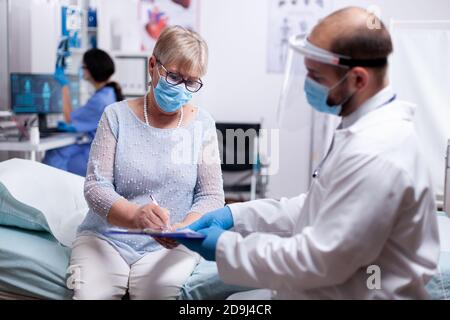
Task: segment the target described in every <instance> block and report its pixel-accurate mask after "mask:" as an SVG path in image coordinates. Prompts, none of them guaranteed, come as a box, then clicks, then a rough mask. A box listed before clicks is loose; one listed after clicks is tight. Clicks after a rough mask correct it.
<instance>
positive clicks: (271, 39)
mask: <svg viewBox="0 0 450 320" xmlns="http://www.w3.org/2000/svg"><path fill="white" fill-rule="evenodd" d="M269 1H270V3H269V19H268V54H267V71H268V72H269V73H283V72H284V70H285V65H286V59H287V53H288V48H289V38H290V37H291V36H292V35H295V34H302V33H309V32H310V31H311V29H312V28H313V27H314V25H315V24H316V23H317V22H318V21H319V20H320V19H321V18H323V17H324V16H326V15H327V14H329V13H330V12H331V11H332V10H331V9H332V7H331V6H332V0H269Z"/></svg>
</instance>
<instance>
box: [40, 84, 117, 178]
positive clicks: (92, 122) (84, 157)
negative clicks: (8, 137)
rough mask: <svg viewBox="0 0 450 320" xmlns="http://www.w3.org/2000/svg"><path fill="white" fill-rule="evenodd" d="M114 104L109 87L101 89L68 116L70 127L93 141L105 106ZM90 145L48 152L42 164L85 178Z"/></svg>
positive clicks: (75, 145)
mask: <svg viewBox="0 0 450 320" xmlns="http://www.w3.org/2000/svg"><path fill="white" fill-rule="evenodd" d="M115 102H116V94H115V92H114V89H113V88H111V87H103V88H101V89H99V90H98V91H97V92H95V94H94V95H93V96H92V97H91V98H90V99H89V100H88V101H87V102H86V104H85V105H84V106H83V107H81V108H78V109H77V110H74V111H72V112H71V114H70V118H71V123H70V124H71V125H72V126H73V127H74V128H75V129H76V131H77V132H84V133H86V134H87V135H88V136H89V137H90V138H91V141H92V139H94V136H95V132H96V131H97V126H98V123H99V121H100V118H101V116H102V114H103V111H104V110H105V108H106V107H107V106H109V105H110V104H113V103H115ZM90 149H91V143H85V144H74V145H71V146H67V147H64V148H59V149H55V150H49V151H47V152H46V154H45V158H44V160H43V161H42V162H43V163H45V164H47V165H49V166H52V167H55V168H58V169H61V170H65V171H68V172H72V173H75V174H78V175H80V176H83V177H84V176H86V170H87V163H88V160H89V150H90Z"/></svg>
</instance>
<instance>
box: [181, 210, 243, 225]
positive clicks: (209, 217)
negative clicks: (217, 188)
mask: <svg viewBox="0 0 450 320" xmlns="http://www.w3.org/2000/svg"><path fill="white" fill-rule="evenodd" d="M214 226H216V227H219V228H221V229H224V230H228V229H231V228H233V226H234V221H233V215H232V214H231V210H230V208H229V207H228V206H225V207H223V208H220V209H217V210H214V211H211V212H209V213H207V214H205V215H204V216H203V217H201V218H200V219H198V220H197V221H195V222H194V223H192V224H191V225H189V226H187V228H188V229H191V230H193V231H199V230H201V229H206V228H209V227H214Z"/></svg>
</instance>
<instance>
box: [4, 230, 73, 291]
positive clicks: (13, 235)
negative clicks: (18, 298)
mask: <svg viewBox="0 0 450 320" xmlns="http://www.w3.org/2000/svg"><path fill="white" fill-rule="evenodd" d="M69 257H70V249H68V248H65V247H63V246H62V245H60V244H59V243H58V241H57V240H56V239H55V238H54V237H53V236H52V235H51V234H50V233H48V232H43V231H31V230H24V229H18V228H14V227H4V226H0V291H2V292H7V293H12V294H18V295H23V296H27V297H32V298H38V299H56V300H62V299H71V298H72V291H71V290H69V289H68V288H67V287H66V271H67V267H68V264H69Z"/></svg>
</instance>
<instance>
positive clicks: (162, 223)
mask: <svg viewBox="0 0 450 320" xmlns="http://www.w3.org/2000/svg"><path fill="white" fill-rule="evenodd" d="M131 224H132V226H133V228H136V229H145V228H150V229H154V230H164V229H165V228H166V227H167V226H169V225H170V213H169V210H167V209H166V208H161V207H160V206H158V205H156V204H154V203H149V204H146V205H144V206H142V207H139V208H138V209H137V210H136V211H135V212H134V215H133V217H132V222H131Z"/></svg>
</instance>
